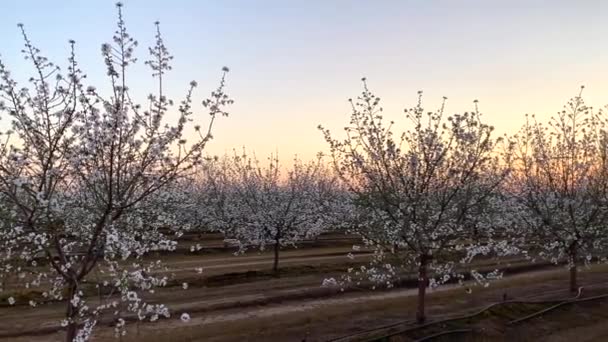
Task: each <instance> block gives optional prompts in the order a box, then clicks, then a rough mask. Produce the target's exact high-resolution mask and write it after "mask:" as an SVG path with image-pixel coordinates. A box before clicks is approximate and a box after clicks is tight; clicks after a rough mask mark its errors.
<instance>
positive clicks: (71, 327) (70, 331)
mask: <svg viewBox="0 0 608 342" xmlns="http://www.w3.org/2000/svg"><path fill="white" fill-rule="evenodd" d="M76 289H77V287H76V284H75V283H74V282H72V281H70V285H69V287H68V298H67V299H68V301H67V305H68V307H67V310H66V313H65V318H66V319H67V320H68V326H67V328H66V334H65V341H66V342H73V341H74V339H75V338H76V334H77V333H78V324H77V323H76V322H75V321H74V318H75V317H76V313H77V310H76V309H77V308H75V307H74V306H73V305H72V299H73V298H74V294H75V293H76Z"/></svg>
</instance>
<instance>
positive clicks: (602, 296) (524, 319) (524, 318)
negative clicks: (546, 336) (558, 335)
mask: <svg viewBox="0 0 608 342" xmlns="http://www.w3.org/2000/svg"><path fill="white" fill-rule="evenodd" d="M580 294H581V292H580V290H579V295H578V296H576V297H575V298H574V299H570V300H566V301H563V302H561V303H558V304H555V305H553V306H550V307H548V308H546V309H543V310H540V311H538V312H535V313H532V314H530V315H527V316H524V317H521V318H518V319H514V320H512V321H510V322H508V323H507V325H513V324H517V323H520V322H523V321H527V320H529V319H531V318H534V317H538V316H540V315H542V314H544V313H547V312H549V311H552V310H555V309H557V308H559V307H560V306H564V305H566V304H574V303H580V302H587V301H591V300H596V299H603V298H608V294H604V295H599V296H593V297H587V298H580V299H579V298H578V297H579V296H580Z"/></svg>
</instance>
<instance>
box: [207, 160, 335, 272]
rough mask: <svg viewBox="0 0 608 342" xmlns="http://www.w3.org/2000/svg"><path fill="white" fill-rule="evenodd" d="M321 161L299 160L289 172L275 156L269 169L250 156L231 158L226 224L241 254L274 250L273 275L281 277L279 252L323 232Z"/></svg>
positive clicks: (224, 207)
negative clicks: (254, 250) (267, 249)
mask: <svg viewBox="0 0 608 342" xmlns="http://www.w3.org/2000/svg"><path fill="white" fill-rule="evenodd" d="M320 170H321V164H320V162H319V161H315V162H310V163H303V162H302V161H300V160H298V159H297V158H296V159H294V163H293V166H292V167H291V168H290V169H289V170H288V171H287V172H286V173H285V172H284V171H282V167H281V165H280V164H279V159H278V157H276V156H271V157H270V158H269V159H268V164H267V165H262V163H261V162H260V161H259V160H257V159H256V158H255V157H249V156H247V155H245V154H243V155H241V156H238V155H237V156H235V157H234V158H233V159H232V162H231V165H230V168H229V170H228V172H230V176H229V177H228V180H229V182H230V186H229V188H228V189H227V191H225V192H223V194H224V196H225V197H224V199H223V200H222V201H221V202H218V203H220V204H221V206H222V209H221V212H222V214H221V219H222V220H223V221H224V228H223V231H224V232H225V234H226V235H227V236H228V237H230V238H233V239H235V240H236V241H238V244H239V247H240V249H241V251H245V250H246V249H248V248H251V247H254V248H258V249H260V250H264V249H266V248H267V246H272V249H273V253H274V261H273V267H272V269H273V272H274V273H275V274H277V275H278V271H279V254H280V249H281V248H282V247H285V246H295V245H296V243H297V242H299V241H301V240H303V239H306V238H313V237H315V236H317V235H318V234H319V233H321V232H322V230H323V229H324V222H325V221H324V218H325V214H324V213H325V210H324V208H325V207H323V206H322V205H321V204H322V201H323V200H324V199H323V196H324V192H323V189H325V187H324V186H323V184H325V183H324V182H322V181H321V180H322V178H320V177H321V173H320V172H319V171H320Z"/></svg>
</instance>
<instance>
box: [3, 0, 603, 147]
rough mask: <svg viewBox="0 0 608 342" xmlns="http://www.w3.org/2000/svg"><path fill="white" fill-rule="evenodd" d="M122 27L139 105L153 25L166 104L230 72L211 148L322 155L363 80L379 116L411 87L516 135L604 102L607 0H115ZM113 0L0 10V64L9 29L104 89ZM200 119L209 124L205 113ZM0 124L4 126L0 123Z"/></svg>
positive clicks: (23, 0) (17, 64) (147, 83)
mask: <svg viewBox="0 0 608 342" xmlns="http://www.w3.org/2000/svg"><path fill="white" fill-rule="evenodd" d="M123 2H124V4H125V9H124V10H125V18H126V21H127V27H128V29H129V31H130V32H131V34H132V35H133V36H134V37H135V38H136V39H137V40H138V41H139V42H140V47H139V48H138V50H137V52H136V53H137V55H138V57H139V58H140V61H139V63H138V65H136V66H135V67H134V68H133V72H132V74H131V75H130V78H131V81H130V85H131V88H132V89H133V91H134V93H135V95H136V97H137V98H139V99H140V101H141V102H144V101H145V96H146V95H147V93H148V92H150V91H153V90H154V88H153V83H152V81H153V80H152V78H151V77H149V76H148V71H147V69H146V67H145V66H144V65H143V61H144V60H145V59H146V52H147V46H149V45H150V44H152V43H153V39H154V25H153V23H154V21H156V20H159V21H160V22H161V25H162V30H163V33H164V36H165V40H166V44H167V46H168V48H169V50H170V51H171V53H172V54H173V55H174V56H175V60H174V62H173V68H174V70H173V71H172V72H171V73H170V75H169V77H168V80H167V82H168V85H167V87H168V93H169V95H170V97H172V98H173V99H174V100H180V99H181V96H182V94H184V91H185V89H186V88H187V85H188V83H189V81H190V80H192V79H195V80H197V81H198V82H199V88H198V93H197V99H201V100H202V99H203V96H204V95H206V94H207V93H208V92H209V91H210V90H211V89H212V88H213V87H215V86H216V85H217V82H218V80H219V77H220V74H221V72H220V70H221V68H222V66H224V65H226V66H228V67H230V69H231V72H230V74H229V76H228V91H229V93H230V94H231V95H232V96H233V98H234V99H235V100H236V103H235V104H234V105H233V106H232V108H230V112H231V116H230V117H228V118H222V120H220V121H219V123H218V126H217V127H216V130H215V136H216V139H215V140H214V142H213V144H212V146H211V149H210V151H211V152H212V153H217V154H222V153H224V151H231V150H232V148H240V147H242V146H247V148H248V149H250V150H255V151H256V153H257V154H258V155H265V154H267V153H270V152H274V151H279V154H280V155H281V156H283V157H285V158H287V157H289V158H290V157H291V156H292V155H293V154H295V153H297V154H299V155H300V156H302V157H303V158H310V157H312V156H314V155H315V154H316V153H317V152H318V151H322V150H325V149H326V145H325V142H324V141H323V138H322V136H321V134H320V132H319V131H318V130H317V128H316V127H317V125H318V124H324V125H325V126H327V127H329V128H331V129H333V130H334V131H336V133H338V134H341V133H342V132H341V128H342V127H343V126H344V125H345V124H347V123H348V120H349V104H348V102H347V99H348V98H349V97H355V96H356V95H357V94H358V92H359V91H360V88H361V84H360V78H361V77H362V76H366V77H367V78H368V81H369V85H370V87H371V88H372V90H374V92H375V93H376V94H377V95H379V96H380V97H381V98H382V99H383V103H384V107H385V110H386V115H387V116H388V117H390V118H391V119H397V118H399V116H401V113H402V109H403V108H405V107H410V106H413V105H414V104H415V100H416V92H417V91H418V90H423V91H424V93H425V103H426V104H428V105H429V109H435V108H436V107H437V106H438V105H439V103H440V101H441V98H442V96H447V97H448V112H450V113H455V112H463V111H467V110H470V109H472V108H473V107H472V101H473V100H474V99H478V100H479V104H480V108H481V110H482V112H483V113H484V115H485V119H486V121H487V122H489V123H491V124H493V125H495V126H496V127H497V129H498V132H500V133H504V132H507V133H508V132H514V131H515V130H516V129H517V128H518V127H519V126H520V125H521V123H522V120H523V116H524V114H525V113H536V114H537V115H538V116H540V117H542V118H547V117H549V116H550V115H552V114H553V113H554V112H555V111H557V110H560V109H561V107H562V105H563V104H564V103H565V101H566V100H568V98H569V97H571V96H574V95H576V94H577V92H578V88H579V86H580V85H582V84H584V85H585V86H586V89H585V98H586V100H587V102H588V104H591V105H593V106H595V107H600V106H603V105H605V104H607V103H608V43H607V40H606V39H607V38H606V37H608V20H606V13H608V2H605V1H513V0H511V1H405V0H403V1H355V0H351V1H346V0H344V1H338V0H324V1H321V0H319V1H311V0H308V1H294V0H290V1H286V0H283V1H261V0H260V1H248V0H241V1H228V0H224V1H220V0H218V1H204V0H200V1H194V0H192V1H186V0H172V1H150V0H125V1H123ZM113 4H114V2H113V1H100V0H96V1H91V0H89V1H76V0H73V1H67V0H54V1H42V0H40V1H33V0H20V1H2V2H1V3H0V13H2V21H0V37H2V44H1V45H0V54H1V56H2V58H3V60H4V62H5V64H7V66H8V67H9V68H10V69H11V70H12V71H13V73H14V74H15V75H17V76H18V77H20V78H21V77H22V78H24V79H26V78H27V77H29V75H30V74H31V69H30V68H28V64H27V63H26V61H24V60H23V59H22V58H21V57H20V55H19V51H20V50H21V48H22V40H21V38H20V35H19V31H18V28H17V26H16V25H15V24H16V23H18V22H21V23H24V24H25V26H26V29H27V31H28V33H29V34H30V36H31V38H32V39H33V41H34V42H35V44H36V45H37V46H38V47H40V48H41V49H42V50H43V51H44V52H45V53H46V55H47V56H48V57H50V59H51V60H53V61H57V62H59V63H60V64H61V65H65V60H66V58H65V57H66V56H67V54H66V53H67V46H68V44H67V41H68V39H74V40H76V42H77V51H78V55H79V58H80V63H81V67H82V68H83V69H84V70H85V71H86V72H87V74H88V75H89V82H90V83H91V84H95V85H96V86H97V87H98V88H101V89H103V86H102V85H103V84H104V83H103V82H106V83H105V84H107V80H106V78H105V70H104V65H103V62H102V60H101V55H100V45H101V43H103V42H107V41H109V40H110V39H111V37H112V33H113V31H114V28H115V21H116V20H115V15H116V11H115V7H114V5H113ZM200 119H201V120H207V117H206V116H204V115H201V116H200ZM0 124H2V125H5V124H6V121H5V120H3V121H0Z"/></svg>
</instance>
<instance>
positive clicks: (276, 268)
mask: <svg viewBox="0 0 608 342" xmlns="http://www.w3.org/2000/svg"><path fill="white" fill-rule="evenodd" d="M279 248H280V245H279V241H278V240H277V241H275V243H274V263H273V264H272V272H273V273H274V275H275V276H276V275H278V274H279Z"/></svg>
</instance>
